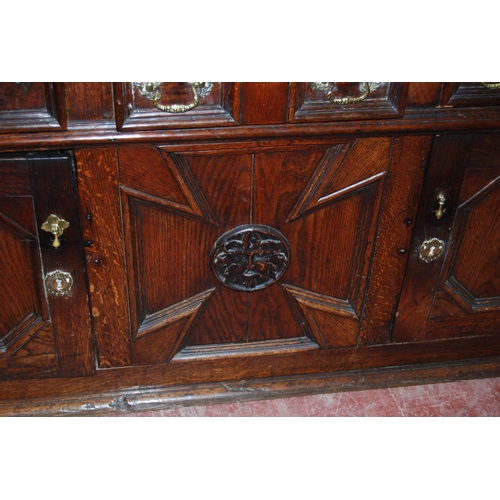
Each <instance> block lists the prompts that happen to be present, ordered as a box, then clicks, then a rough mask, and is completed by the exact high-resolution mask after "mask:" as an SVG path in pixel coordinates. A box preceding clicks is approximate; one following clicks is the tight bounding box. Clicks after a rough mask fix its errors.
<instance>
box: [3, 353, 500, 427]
mask: <svg viewBox="0 0 500 500" xmlns="http://www.w3.org/2000/svg"><path fill="white" fill-rule="evenodd" d="M498 376H500V356H499V357H493V358H481V359H474V360H468V361H466V362H464V361H453V362H448V363H427V364H419V365H412V366H406V367H390V368H387V369H384V370H380V369H369V370H353V371H345V372H337V373H327V374H315V375H301V376H293V377H274V378H267V379H250V380H242V381H238V382H229V381H227V382H225V381H222V382H213V383H205V384H196V385H177V386H153V387H144V388H140V387H131V388H128V389H121V390H117V391H110V392H105V393H96V394H85V395H83V394H81V395H78V394H76V395H72V396H63V397H60V398H50V399H28V400H23V401H19V400H17V401H5V402H3V403H1V404H0V416H1V417H14V416H18V417H27V416H32V417H49V416H79V417H87V416H100V415H108V414H116V413H134V412H143V411H155V410H163V409H169V408H177V407H184V406H198V405H211V404H224V403H234V402H245V401H256V400H266V399H278V398H287V397H295V396H306V395H308V396H309V395H313V394H327V393H335V392H350V391H361V390H368V389H382V388H389V387H400V386H411V385H424V384H435V383H444V382H453V381H459V380H470V379H481V378H491V377H498Z"/></svg>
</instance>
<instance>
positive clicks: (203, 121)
mask: <svg viewBox="0 0 500 500" xmlns="http://www.w3.org/2000/svg"><path fill="white" fill-rule="evenodd" d="M113 90H114V100H115V110H116V126H117V128H118V130H161V129H170V128H196V127H220V126H228V125H238V123H239V115H240V93H241V92H240V86H239V84H237V83H211V82H196V83H189V82H133V83H115V84H114V86H113Z"/></svg>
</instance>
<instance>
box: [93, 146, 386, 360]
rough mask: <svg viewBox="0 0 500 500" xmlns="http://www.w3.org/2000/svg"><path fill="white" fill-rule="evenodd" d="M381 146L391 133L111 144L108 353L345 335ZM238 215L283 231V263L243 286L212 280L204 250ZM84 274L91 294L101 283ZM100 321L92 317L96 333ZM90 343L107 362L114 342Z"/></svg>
mask: <svg viewBox="0 0 500 500" xmlns="http://www.w3.org/2000/svg"><path fill="white" fill-rule="evenodd" d="M198 147H199V146H198ZM391 148H392V139H390V138H365V139H358V140H337V141H335V140H333V141H332V142H331V143H328V144H327V145H310V146H309V147H305V148H302V147H300V146H296V145H288V146H287V145H285V146H284V147H281V148H275V149H274V148H273V149H272V150H264V151H259V150H257V151H256V149H255V146H242V147H240V148H238V149H235V150H230V151H221V150H217V149H213V150H210V149H206V148H204V149H198V150H196V149H193V150H188V149H186V150H184V151H182V152H179V151H176V150H175V147H169V146H160V147H151V146H149V147H140V146H133V147H128V146H127V147H121V148H118V149H117V156H116V159H117V162H116V164H115V165H116V166H115V168H116V179H117V181H118V182H117V184H116V191H115V193H116V194H113V189H111V190H110V192H109V195H108V197H107V199H108V200H109V201H110V202H111V203H116V204H117V205H118V206H119V209H116V208H112V207H111V206H110V207H108V208H107V211H110V212H113V213H116V212H117V211H118V213H119V214H120V218H121V223H120V224H117V225H115V226H113V228H114V229H113V230H114V231H115V232H116V235H113V236H110V241H111V242H114V243H112V246H111V247H110V248H109V249H107V250H106V251H105V254H107V255H110V256H111V255H114V254H117V253H119V252H123V257H120V258H118V260H116V262H117V264H116V265H117V266H119V265H120V266H121V267H123V264H119V263H120V262H123V263H124V265H125V266H126V272H125V273H124V288H125V290H126V292H125V290H123V291H121V292H119V295H120V296H123V294H125V297H126V302H127V325H128V328H129V331H128V332H127V334H126V335H122V336H121V337H120V342H122V343H123V344H124V345H123V346H120V347H119V350H120V352H123V353H124V356H122V357H121V358H120V360H119V363H120V364H119V366H127V364H130V363H133V364H134V365H151V364H158V363H168V362H169V361H170V360H172V359H175V360H182V359H188V358H189V359H194V358H197V359H201V358H207V357H209V358H211V357H228V356H242V355H243V356H257V355H259V356H260V355H266V354H271V353H277V354H283V355H286V354H291V353H295V352H299V351H304V350H311V349H341V348H346V347H353V346H356V345H357V343H358V337H359V331H360V327H361V318H362V311H363V304H364V300H365V296H366V290H367V286H368V275H369V272H370V262H371V257H372V255H373V252H374V248H375V240H376V231H377V221H378V217H379V212H380V208H381V203H382V194H383V190H384V185H385V179H386V178H387V172H388V168H389V160H390V152H391ZM109 158H110V159H111V155H110V156H109ZM114 175H115V174H113V175H112V176H111V178H113V176H114ZM101 177H102V181H103V182H104V180H105V175H104V174H103V176H101ZM99 182H101V181H99ZM86 189H87V188H85V190H84V192H85V193H86V192H87V191H86ZM113 200H114V201H113ZM247 225H251V226H252V227H264V228H274V230H276V231H279V232H280V233H281V234H282V235H283V237H284V238H286V240H287V241H288V242H289V253H288V261H289V265H288V267H286V269H284V272H283V275H282V276H280V277H279V279H278V280H276V282H273V283H270V284H269V286H267V287H265V288H262V289H254V290H252V291H251V292H249V291H248V290H245V289H237V290H233V289H230V288H228V287H226V286H223V285H222V284H221V282H220V281H219V279H218V278H217V277H216V275H215V274H214V272H213V270H212V268H211V260H210V255H211V253H212V251H213V249H214V248H215V246H214V245H216V242H217V241H218V240H219V238H220V237H221V235H224V234H226V233H228V232H229V231H232V230H234V229H235V228H238V227H240V226H247ZM89 237H90V238H91V239H92V237H91V232H89ZM121 242H123V245H122V244H121ZM122 249H123V250H122ZM96 251H97V250H96ZM89 252H91V249H89ZM100 254H101V255H102V252H100ZM249 255H254V254H253V253H252V252H250V253H249ZM259 255H260V254H259ZM249 258H250V257H249ZM251 258H253V257H251ZM256 258H258V259H260V258H262V257H256ZM113 259H114V257H113ZM259 262H260V263H259V266H260V265H261V264H262V262H261V261H259ZM248 265H249V266H250V267H249V269H253V267H252V266H253V264H248ZM255 269H257V267H256V268H255ZM258 269H261V268H260V267H258ZM95 274H96V275H95V276H94V274H91V275H90V276H91V294H93V296H94V297H96V298H98V297H101V296H103V295H104V293H105V290H106V287H109V285H107V284H106V283H105V282H102V278H100V277H99V276H100V275H102V272H101V273H97V271H96V273H95ZM111 292H112V293H115V292H114V291H112V290H111V289H110V293H111ZM117 296H118V295H117ZM95 304H96V306H97V307H98V304H99V302H98V301H95ZM120 314H123V313H120ZM97 319H99V318H97ZM97 324H98V323H96V325H97ZM122 328H123V327H122ZM105 332H106V330H105V329H104V327H103V326H102V325H100V324H99V331H97V332H96V335H97V337H98V339H102V338H105V335H104V334H105ZM98 341H99V340H98ZM102 346H103V347H105V348H106V358H105V361H104V362H103V364H102V365H101V366H102V367H103V368H104V367H108V366H114V364H113V363H114V362H113V357H114V355H113V351H112V349H115V347H114V346H111V345H108V344H105V343H103V344H102ZM127 350H129V352H130V357H129V360H128V361H127V359H126V356H127V354H126V353H127ZM101 352H102V351H101Z"/></svg>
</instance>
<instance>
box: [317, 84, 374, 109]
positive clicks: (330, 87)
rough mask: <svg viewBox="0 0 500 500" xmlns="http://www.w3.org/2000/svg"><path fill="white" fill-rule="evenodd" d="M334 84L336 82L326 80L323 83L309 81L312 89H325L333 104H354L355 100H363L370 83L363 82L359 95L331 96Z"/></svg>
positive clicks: (368, 91) (369, 90)
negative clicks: (326, 81) (361, 92)
mask: <svg viewBox="0 0 500 500" xmlns="http://www.w3.org/2000/svg"><path fill="white" fill-rule="evenodd" d="M335 85H336V82H328V83H323V82H317V83H311V87H312V88H313V90H324V91H326V98H327V99H328V100H329V101H330V102H333V103H334V104H355V103H357V102H361V101H364V100H365V99H366V98H367V97H368V96H369V95H370V92H371V86H370V85H371V84H370V83H369V82H364V83H363V88H362V90H363V95H361V96H359V97H332V92H333V89H334V87H335Z"/></svg>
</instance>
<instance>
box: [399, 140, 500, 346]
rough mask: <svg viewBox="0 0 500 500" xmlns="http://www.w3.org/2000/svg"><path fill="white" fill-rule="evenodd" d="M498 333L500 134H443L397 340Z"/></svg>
mask: <svg viewBox="0 0 500 500" xmlns="http://www.w3.org/2000/svg"><path fill="white" fill-rule="evenodd" d="M440 195H441V199H439V196H440ZM440 201H441V203H440ZM440 205H441V210H440V208H439V207H440ZM426 242H427V243H426ZM424 245H426V246H427V247H425V246H424ZM432 247H434V249H432ZM424 259H425V260H424ZM499 333H500V140H499V136H498V135H496V134H484V135H473V136H443V137H437V138H436V139H435V142H434V148H433V153H432V157H431V161H430V165H429V171H428V175H427V179H426V185H425V189H424V196H423V199H422V204H421V209H420V213H419V220H418V222H417V227H416V231H415V238H414V240H413V246H412V254H411V256H410V259H409V264H408V271H407V275H406V278H405V282H404V287H403V291H402V294H401V300H400V304H399V308H398V313H397V319H396V322H395V328H394V334H393V340H395V341H414V340H425V339H429V340H431V339H442V338H452V337H464V336H477V335H498V334H499Z"/></svg>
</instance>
